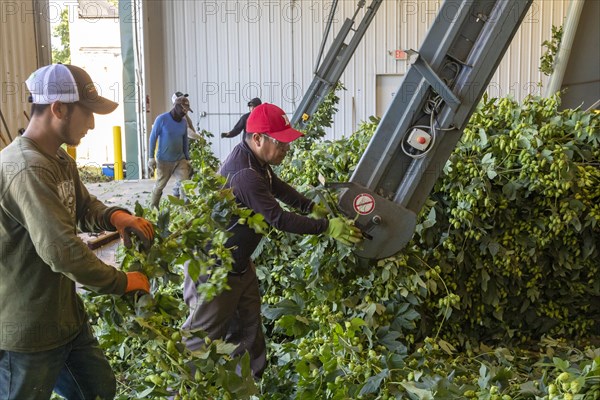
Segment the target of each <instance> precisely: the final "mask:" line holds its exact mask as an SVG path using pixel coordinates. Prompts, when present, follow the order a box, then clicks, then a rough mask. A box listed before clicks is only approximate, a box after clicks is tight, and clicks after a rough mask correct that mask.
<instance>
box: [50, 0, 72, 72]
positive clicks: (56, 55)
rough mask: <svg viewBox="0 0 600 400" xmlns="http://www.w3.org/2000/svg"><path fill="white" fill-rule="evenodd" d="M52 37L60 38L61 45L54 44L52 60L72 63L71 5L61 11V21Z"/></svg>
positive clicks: (54, 29) (53, 31)
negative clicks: (70, 35)
mask: <svg viewBox="0 0 600 400" xmlns="http://www.w3.org/2000/svg"><path fill="white" fill-rule="evenodd" d="M52 37H55V38H58V39H60V47H59V46H55V45H54V44H53V45H52V62H53V63H55V64H56V63H61V64H71V40H70V38H69V7H65V8H64V10H62V12H61V13H60V22H59V23H58V24H57V25H56V26H55V27H54V28H53V30H52Z"/></svg>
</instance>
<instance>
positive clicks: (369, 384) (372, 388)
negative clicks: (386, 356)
mask: <svg viewBox="0 0 600 400" xmlns="http://www.w3.org/2000/svg"><path fill="white" fill-rule="evenodd" d="M389 373H390V372H389V370H387V369H383V370H382V371H381V372H380V373H378V374H377V375H375V376H371V377H370V378H369V379H367V381H366V382H365V384H364V385H363V387H362V388H361V389H360V392H359V395H361V396H364V395H366V394H370V393H375V392H377V391H378V390H379V388H380V387H381V383H382V382H383V380H384V379H385V378H387V377H388V375H389Z"/></svg>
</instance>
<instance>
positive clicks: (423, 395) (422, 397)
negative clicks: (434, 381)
mask: <svg viewBox="0 0 600 400" xmlns="http://www.w3.org/2000/svg"><path fill="white" fill-rule="evenodd" d="M400 384H401V385H402V386H403V387H404V389H405V390H406V391H407V392H408V393H410V394H414V395H415V396H416V397H417V399H419V400H434V399H435V397H434V396H433V392H432V391H431V390H427V389H421V388H419V387H417V386H416V385H415V384H414V383H412V382H400Z"/></svg>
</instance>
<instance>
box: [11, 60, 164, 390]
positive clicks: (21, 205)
mask: <svg viewBox="0 0 600 400" xmlns="http://www.w3.org/2000/svg"><path fill="white" fill-rule="evenodd" d="M26 84H27V88H28V89H29V91H30V92H31V101H32V103H33V105H32V107H31V121H30V123H29V125H28V126H27V129H26V130H25V132H24V133H23V135H22V136H19V137H17V138H16V139H15V140H14V141H13V142H12V143H11V144H10V145H8V146H7V147H6V148H4V149H3V150H2V151H1V152H0V240H1V246H0V299H1V300H0V399H3V400H6V399H11V400H12V399H14V400H24V399H27V400H38V399H39V400H48V399H49V398H50V396H51V394H52V391H55V392H56V393H58V394H59V395H61V396H63V397H65V398H67V399H96V398H102V399H112V398H113V397H114V396H115V392H116V380H115V376H114V374H113V372H112V370H111V368H110V365H109V363H108V361H107V360H106V357H105V356H104V354H103V352H102V350H101V349H100V347H99V345H98V341H97V340H96V338H95V337H94V336H93V334H92V330H91V328H90V325H89V322H88V320H89V317H88V316H87V314H86V312H85V308H84V306H83V302H82V300H81V298H80V297H79V296H78V294H77V292H76V290H75V285H76V284H80V285H82V286H85V287H86V288H88V289H90V290H93V291H96V292H98V293H103V294H118V295H121V294H123V293H127V292H132V291H138V290H142V291H146V292H148V291H149V290H150V287H149V283H148V279H147V278H146V276H145V275H144V274H142V273H140V272H128V273H125V272H122V271H119V270H117V269H115V268H114V267H112V266H110V265H107V264H105V263H104V262H102V261H101V260H100V259H98V258H97V257H96V255H95V254H94V253H93V252H92V251H91V250H90V249H89V248H88V247H87V246H86V244H85V243H83V241H82V240H81V239H80V238H79V237H78V236H77V232H78V230H82V231H85V232H99V231H105V230H106V231H115V230H117V231H119V233H120V234H121V236H122V237H123V240H124V241H125V244H126V245H129V246H130V245H131V237H130V235H131V234H135V236H137V237H138V238H139V239H141V240H142V242H143V243H144V245H145V246H150V245H151V242H152V240H153V237H154V229H153V226H152V224H150V223H149V222H148V221H146V220H145V219H143V218H138V217H134V216H132V215H131V214H130V213H129V212H128V211H127V210H125V209H122V208H119V207H107V206H106V205H104V204H103V203H101V202H100V201H99V200H98V199H96V198H95V197H94V196H92V195H90V194H89V193H88V191H87V189H86V188H85V186H84V185H83V183H82V182H81V179H80V178H79V173H78V170H77V165H76V163H75V160H73V159H72V158H71V157H70V156H69V155H68V154H67V152H66V151H65V150H63V149H62V147H61V145H62V144H67V145H70V146H76V145H77V144H79V142H80V140H81V138H83V137H84V136H85V135H86V133H87V132H88V130H89V129H93V128H94V113H96V114H108V113H110V112H112V111H113V110H114V109H115V108H117V103H115V102H113V101H111V100H109V99H106V98H104V97H102V96H100V95H99V94H98V92H97V90H96V87H95V85H94V83H93V82H92V79H91V78H90V76H89V75H88V74H87V73H86V72H85V71H84V70H83V69H81V68H78V67H75V66H73V65H62V64H53V65H48V66H45V67H42V68H40V69H38V70H37V71H35V72H34V73H32V74H31V76H30V77H29V79H27V81H26Z"/></svg>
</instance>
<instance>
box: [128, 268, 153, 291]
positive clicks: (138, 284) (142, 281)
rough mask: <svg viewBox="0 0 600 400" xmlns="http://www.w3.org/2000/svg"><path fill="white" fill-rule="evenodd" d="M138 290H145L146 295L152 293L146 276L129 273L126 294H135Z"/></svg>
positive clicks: (139, 273)
mask: <svg viewBox="0 0 600 400" xmlns="http://www.w3.org/2000/svg"><path fill="white" fill-rule="evenodd" d="M136 290H143V291H144V292H146V293H150V282H148V278H147V277H146V275H144V274H142V273H141V272H127V287H126V288H125V293H129V292H135V291H136Z"/></svg>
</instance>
